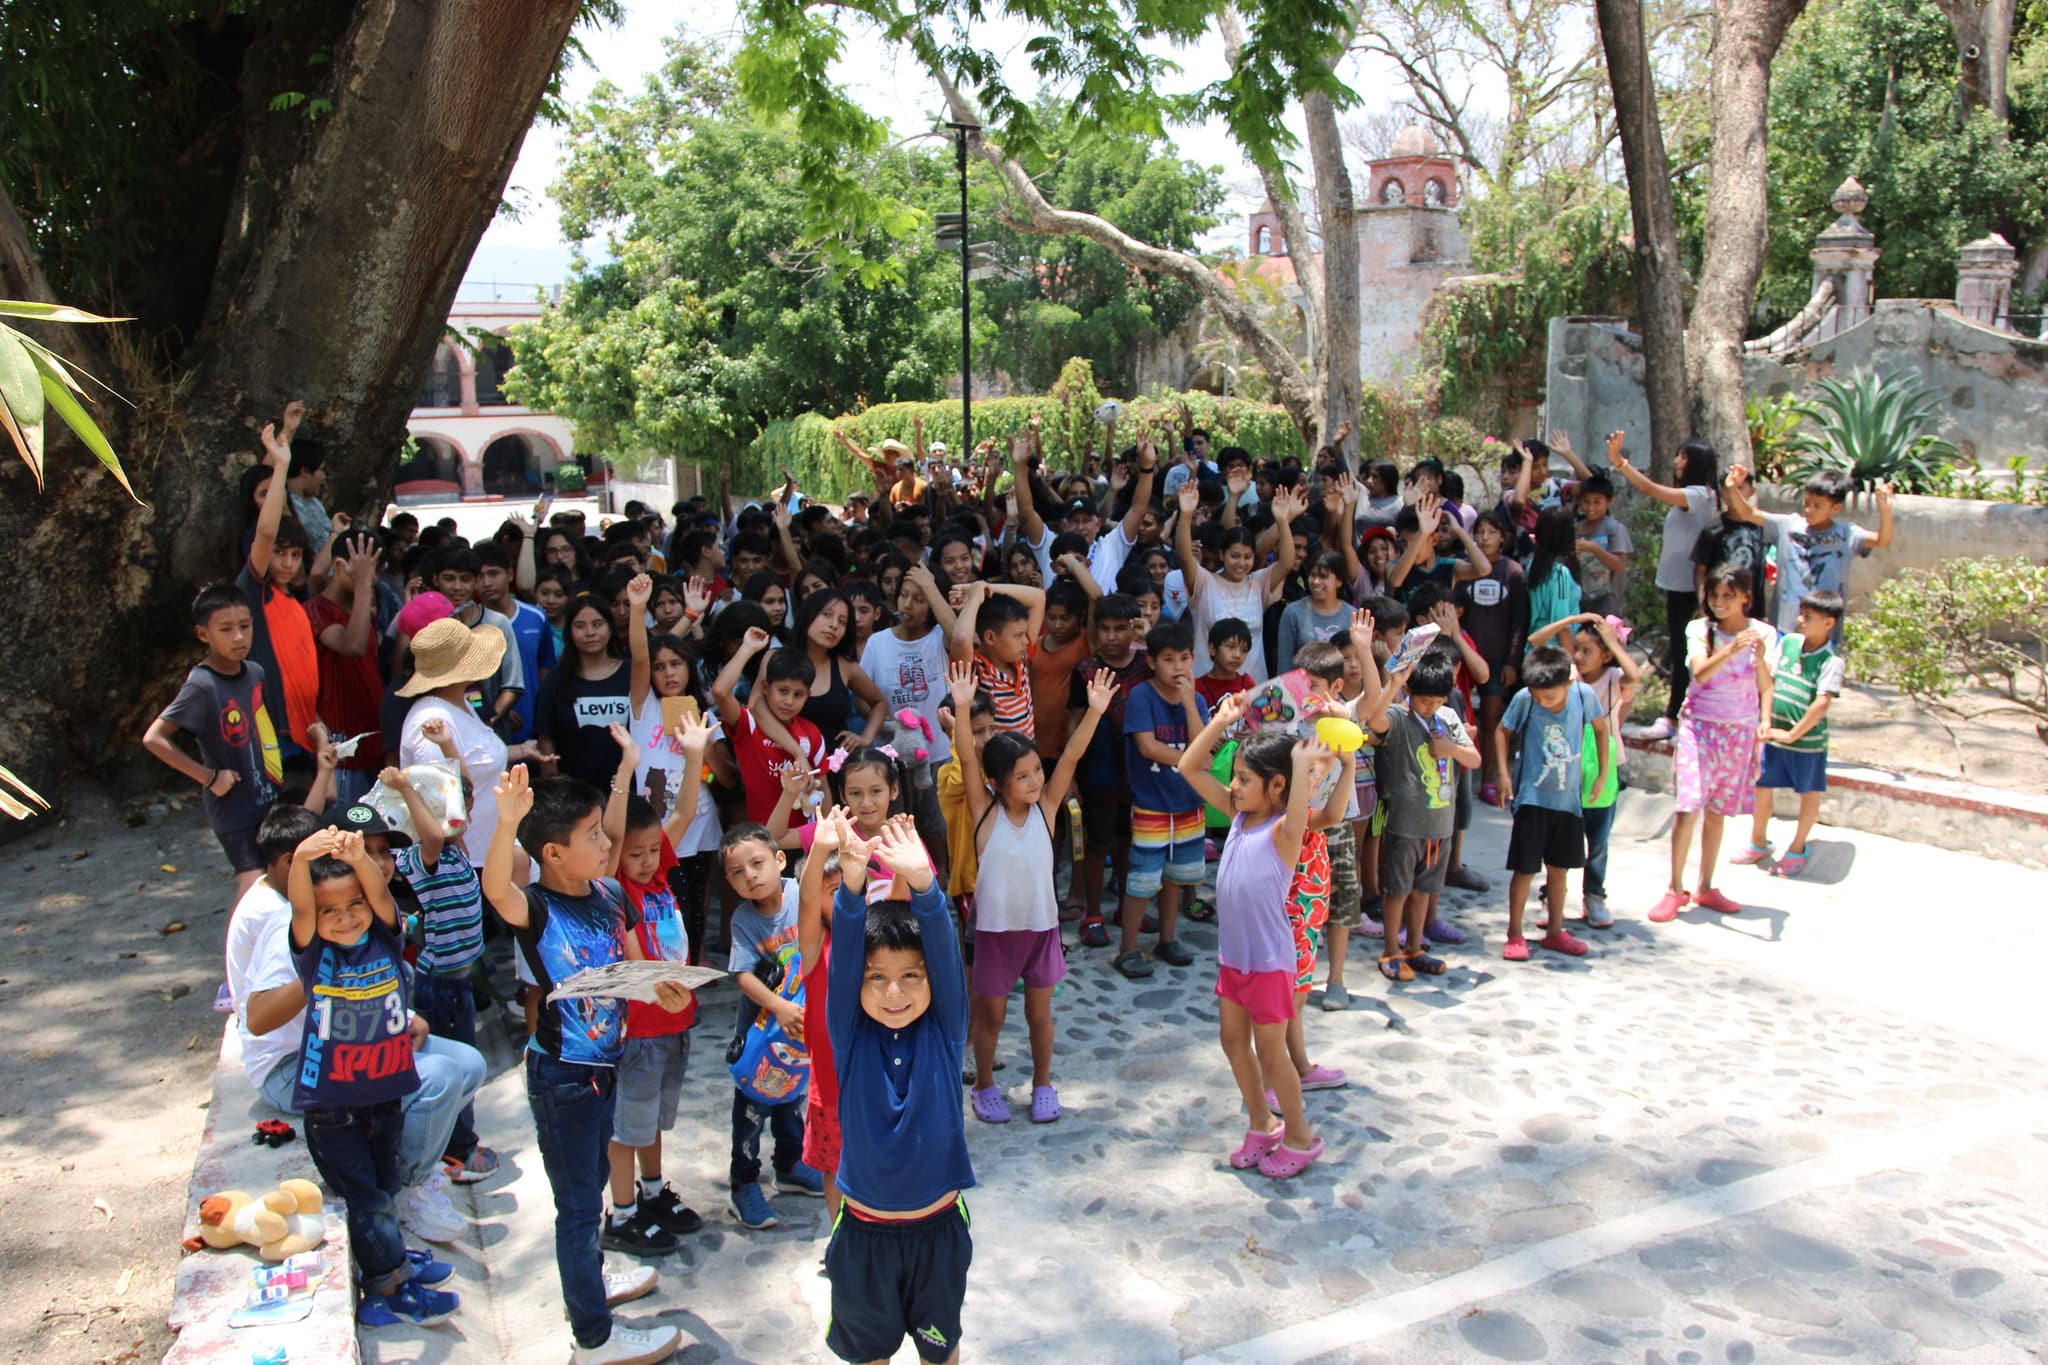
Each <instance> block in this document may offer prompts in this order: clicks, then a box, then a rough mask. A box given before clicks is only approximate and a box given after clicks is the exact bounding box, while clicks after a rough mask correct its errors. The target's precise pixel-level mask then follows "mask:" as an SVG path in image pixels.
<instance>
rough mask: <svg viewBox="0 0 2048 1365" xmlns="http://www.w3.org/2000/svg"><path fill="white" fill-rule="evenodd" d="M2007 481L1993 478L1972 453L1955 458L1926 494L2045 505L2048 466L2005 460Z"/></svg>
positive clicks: (2047, 502) (2012, 458) (2022, 459)
mask: <svg viewBox="0 0 2048 1365" xmlns="http://www.w3.org/2000/svg"><path fill="white" fill-rule="evenodd" d="M2005 469H2006V473H2007V474H2009V475H2010V476H2011V477H2010V479H1994V478H1992V477H1991V475H1990V474H1989V473H1988V472H1987V471H1986V470H1985V468H1984V466H1983V464H1982V462H1980V461H1979V460H1978V459H1977V457H1976V456H1975V455H1974V454H1966V455H1958V456H1957V457H1956V458H1955V459H1954V460H1953V461H1951V462H1950V463H1949V464H1947V465H1945V466H1943V467H1942V469H1941V470H1940V471H1938V472H1937V474H1936V475H1935V478H1934V483H1933V485H1932V486H1931V487H1929V488H1928V489H1927V490H1926V491H1927V492H1929V493H1931V494H1933V495H1934V496H1935V497H1938V498H1970V499H1975V500H1978V501H1984V502H2009V503H2017V504H2024V503H2031V504H2034V505H2036V506H2042V505H2048V466H2041V465H2036V464H2034V463H2033V461H2032V460H2031V459H2030V458H2029V457H2028V456H2025V455H2008V456H2006V457H2005Z"/></svg>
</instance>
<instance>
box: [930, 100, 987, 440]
mask: <svg viewBox="0 0 2048 1365" xmlns="http://www.w3.org/2000/svg"><path fill="white" fill-rule="evenodd" d="M946 126H947V127H948V128H951V129H952V130H953V147H954V152H955V157H956V164H957V165H958V166H959V168H960V225H959V232H960V449H961V452H962V453H963V455H964V454H965V453H966V452H967V451H971V450H973V449H974V333H973V307H974V302H973V291H972V290H971V289H970V288H969V281H970V280H971V278H972V276H971V275H970V274H969V271H970V270H971V269H972V268H973V263H974V243H973V242H972V240H971V239H970V236H969V234H968V231H967V135H968V134H969V133H978V132H980V131H981V125H980V124H978V123H948V124H947V125H946ZM952 216H953V215H951V214H949V213H946V214H940V215H939V240H940V241H941V242H942V243H943V242H944V241H945V240H946V238H947V237H948V236H949V235H951V234H950V227H951V225H950V224H948V223H947V222H946V220H947V219H949V218H951V217H952Z"/></svg>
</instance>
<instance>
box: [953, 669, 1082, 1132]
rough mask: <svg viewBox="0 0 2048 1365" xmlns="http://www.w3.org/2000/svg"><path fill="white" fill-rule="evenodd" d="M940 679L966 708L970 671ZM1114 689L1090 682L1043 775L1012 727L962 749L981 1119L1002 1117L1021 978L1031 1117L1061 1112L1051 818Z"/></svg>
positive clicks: (1048, 1118) (1059, 965) (977, 1112)
mask: <svg viewBox="0 0 2048 1365" xmlns="http://www.w3.org/2000/svg"><path fill="white" fill-rule="evenodd" d="M946 682H947V686H948V689H949V690H950V691H951V693H952V696H953V709H954V710H955V711H956V712H958V711H962V710H965V709H967V708H968V707H969V706H971V705H972V704H973V702H974V690H975V684H974V671H973V669H972V668H970V667H969V666H967V665H966V664H964V663H956V664H954V665H953V666H952V667H951V668H950V669H948V670H947V674H946ZM1115 694H1116V680H1115V679H1114V678H1113V677H1112V676H1110V675H1108V674H1104V675H1102V676H1101V677H1098V678H1092V679H1090V680H1089V682H1088V705H1087V710H1086V711H1085V712H1084V714H1083V715H1082V717H1081V721H1080V723H1079V724H1078V725H1075V726H1074V727H1073V728H1072V731H1071V733H1070V734H1069V735H1068V736H1067V746H1066V749H1065V750H1064V751H1063V752H1062V753H1061V754H1060V760H1059V765H1058V766H1057V767H1055V768H1054V769H1053V772H1052V776H1051V777H1050V778H1047V777H1046V775H1045V766H1044V764H1043V762H1042V761H1041V760H1040V759H1039V756H1038V751H1037V749H1035V748H1034V747H1033V746H1032V744H1031V741H1029V740H1027V739H1025V738H1024V737H1023V736H1021V735H1019V734H1017V733H1016V732H1014V731H1007V730H1006V731H1002V732H1000V733H998V734H996V735H995V736H994V737H992V738H991V739H990V740H989V742H988V747H987V749H986V750H984V751H983V752H982V753H981V754H979V755H977V754H976V753H975V751H974V746H973V745H971V744H970V745H964V746H962V748H961V750H960V755H961V759H960V772H961V782H962V786H963V787H964V789H965V791H966V794H967V813H968V818H969V819H970V820H972V821H973V828H974V847H975V854H976V858H977V860H978V865H979V867H980V870H981V874H980V879H979V882H978V885H979V888H980V889H979V892H978V895H977V898H976V901H975V924H974V976H973V980H972V983H971V991H972V995H973V1001H972V1006H971V1009H972V1014H971V1016H970V1019H969V1024H968V1033H969V1036H970V1039H971V1040H972V1042H973V1044H974V1089H973V1093H972V1098H973V1101H974V1116H975V1117H976V1118H978V1119H980V1120H981V1121H982V1122H984V1123H1008V1122H1009V1121H1010V1105H1009V1101H1008V1100H1006V1099H1004V1098H1003V1092H1002V1091H1001V1090H999V1089H997V1088H996V1083H995V1060H996V1039H997V1038H998V1037H999V1036H1000V1035H1001V1034H1002V1031H1003V1019H1004V1016H1005V1015H1006V1014H1007V1013H1008V1011H1009V1003H1010V988H1011V987H1013V986H1015V985H1016V984H1017V982H1018V980H1019V979H1022V981H1023V982H1024V1021H1025V1024H1026V1025H1027V1027H1028V1028H1029V1030H1030V1033H1031V1121H1032V1122H1033V1123H1051V1122H1052V1121H1053V1120H1055V1119H1057V1118H1058V1117H1059V1116H1060V1097H1059V1092H1058V1091H1057V1090H1055V1089H1054V1088H1053V1084H1052V1040H1053V1023H1052V988H1053V987H1054V986H1057V985H1058V984H1059V983H1060V981H1061V979H1062V978H1064V977H1065V976H1066V974H1067V959H1066V956H1065V954H1064V953H1062V951H1061V950H1060V907H1059V896H1058V893H1057V891H1056V890H1055V889H1054V886H1053V845H1052V824H1053V820H1054V819H1055V818H1056V817H1057V816H1058V815H1059V811H1060V807H1061V806H1062V805H1063V804H1064V803H1065V801H1066V799H1067V789H1068V788H1069V787H1071V786H1072V785H1073V781H1074V769H1075V768H1076V767H1078V766H1079V765H1080V762H1081V754H1082V752H1083V751H1084V750H1086V749H1087V747H1088V740H1089V737H1090V736H1091V735H1093V734H1094V732H1095V727H1096V725H1097V724H1098V723H1099V722H1100V721H1101V719H1102V713H1103V712H1104V711H1107V710H1108V709H1109V702H1110V698H1111V697H1112V696H1114V695H1115ZM984 772H985V773H986V774H987V780H986V781H985V782H984V780H983V773H984Z"/></svg>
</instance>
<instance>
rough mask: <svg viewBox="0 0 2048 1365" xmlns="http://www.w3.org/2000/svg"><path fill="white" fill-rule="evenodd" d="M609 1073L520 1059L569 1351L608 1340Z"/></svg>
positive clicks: (531, 1055) (539, 1058) (546, 1059)
mask: <svg viewBox="0 0 2048 1365" xmlns="http://www.w3.org/2000/svg"><path fill="white" fill-rule="evenodd" d="M615 1079H616V1078H615V1077H614V1076H613V1074H612V1070H611V1068H610V1067H603V1066H581V1065H579V1064H577V1063H575V1062H564V1061H560V1060H558V1059H556V1058H554V1057H550V1056H547V1055H546V1054H545V1053H540V1052H534V1051H531V1050H529V1051H528V1052H527V1054H526V1103H527V1105H528V1106H529V1107H530V1108H531V1109H532V1110H533V1126H534V1129H535V1130H536V1132H537V1133H538V1134H539V1137H540V1159H541V1164H542V1166H543V1167H545V1168H546V1170H547V1173H548V1184H549V1185H550V1186H552V1187H553V1189H554V1192H555V1273H556V1274H557V1275H558V1276H560V1277H561V1281H562V1303H563V1305H564V1306H565V1307H566V1308H567V1309H568V1310H569V1330H570V1331H571V1332H573V1333H574V1334H575V1337H576V1344H577V1345H579V1346H582V1347H585V1348H595V1347H598V1346H602V1345H604V1344H605V1342H607V1341H609V1340H610V1339H611V1335H612V1310H611V1309H609V1308H607V1307H606V1306H605V1302H604V1253H603V1251H602V1250H601V1249H600V1248H599V1246H598V1240H597V1239H598V1232H599V1229H600V1226H601V1224H602V1222H603V1219H604V1191H605V1183H606V1181H607V1180H609V1179H610V1177H611V1154H610V1150H609V1148H610V1144H611V1140H612V1100H613V1082H614V1080H615Z"/></svg>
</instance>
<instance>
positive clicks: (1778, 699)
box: [1734, 588, 1847, 877]
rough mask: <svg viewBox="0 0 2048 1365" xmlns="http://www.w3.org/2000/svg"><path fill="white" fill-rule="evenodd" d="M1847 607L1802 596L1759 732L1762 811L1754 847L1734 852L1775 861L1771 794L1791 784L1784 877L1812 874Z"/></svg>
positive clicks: (1836, 597) (1816, 594) (1779, 866)
mask: <svg viewBox="0 0 2048 1365" xmlns="http://www.w3.org/2000/svg"><path fill="white" fill-rule="evenodd" d="M1846 610H1847V604H1846V603H1845V602H1844V601H1843V600H1842V594H1840V593H1838V592H1830V591H1828V590H1826V589H1824V588H1823V589H1816V590H1815V591H1813V592H1810V593H1808V594H1806V595H1805V596H1804V597H1802V598H1800V599H1799V619H1798V626H1799V629H1798V630H1797V632H1795V633H1788V634H1785V635H1780V636H1779V637H1778V648H1777V658H1776V660H1775V663H1774V667H1773V669H1772V681H1771V715H1770V719H1769V720H1767V721H1766V722H1765V723H1764V724H1763V725H1761V726H1759V727H1758V733H1757V738H1758V739H1761V740H1762V741H1763V745H1764V757H1763V767H1762V771H1761V772H1760V773H1759V775H1758V777H1757V780H1756V814H1755V816H1754V818H1753V822H1752V826H1751V829H1750V834H1749V847H1748V848H1746V849H1744V850H1743V851H1742V852H1740V853H1738V854H1736V855H1735V858H1734V861H1736V862H1738V863H1761V862H1763V861H1765V860H1766V859H1768V858H1769V857H1770V856H1771V837H1770V834H1771V798H1772V794H1773V792H1774V791H1775V790H1776V789H1777V788H1779V787H1790V788H1791V789H1792V790H1793V791H1795V792H1797V793H1798V794H1799V823H1798V826H1797V827H1796V828H1795V829H1794V830H1793V832H1792V842H1791V843H1790V844H1788V845H1787V846H1786V848H1785V852H1784V854H1783V855H1782V856H1781V857H1779V858H1778V860H1777V862H1776V864H1775V865H1774V866H1773V867H1772V869H1771V870H1772V871H1773V872H1775V873H1776V874H1777V875H1778V876H1780V877H1796V876H1798V875H1799V874H1800V873H1801V872H1804V871H1805V870H1806V839H1807V836H1808V835H1810V834H1812V833H1813V826H1814V822H1815V821H1816V820H1818V819H1819V818H1820V798H1821V794H1822V793H1823V792H1825V791H1827V789H1828V706H1829V704H1830V703H1832V702H1833V701H1834V699H1835V698H1836V697H1838V696H1840V695H1841V692H1842V656H1841V654H1840V653H1839V652H1837V651H1836V649H1835V646H1834V644H1833V642H1832V641H1833V636H1834V633H1835V632H1836V631H1837V630H1839V629H1841V625H1842V617H1843V615H1844V614H1845V612H1846Z"/></svg>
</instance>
